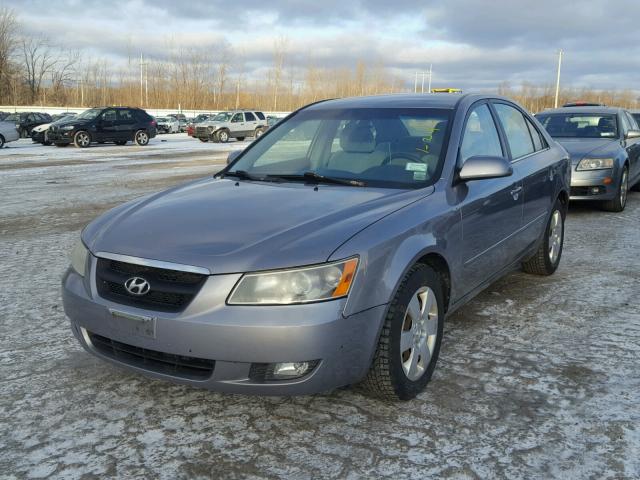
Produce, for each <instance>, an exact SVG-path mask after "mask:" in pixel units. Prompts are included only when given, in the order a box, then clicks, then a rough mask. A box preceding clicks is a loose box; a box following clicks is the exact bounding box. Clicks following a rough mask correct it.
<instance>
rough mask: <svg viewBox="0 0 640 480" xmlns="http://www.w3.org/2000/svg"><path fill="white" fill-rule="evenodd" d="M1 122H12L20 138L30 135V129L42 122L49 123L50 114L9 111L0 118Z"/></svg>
mask: <svg viewBox="0 0 640 480" xmlns="http://www.w3.org/2000/svg"><path fill="white" fill-rule="evenodd" d="M2 121H3V122H13V123H15V124H16V129H17V130H18V133H19V134H20V138H27V137H29V136H31V130H32V129H33V128H34V127H37V126H38V125H42V124H43V123H51V115H49V114H48V113H38V112H22V113H11V114H9V115H7V116H6V117H5V118H3V119H2Z"/></svg>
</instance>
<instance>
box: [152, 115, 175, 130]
mask: <svg viewBox="0 0 640 480" xmlns="http://www.w3.org/2000/svg"><path fill="white" fill-rule="evenodd" d="M156 121H157V122H158V126H157V129H158V133H180V121H179V120H178V119H177V118H174V117H158V118H156Z"/></svg>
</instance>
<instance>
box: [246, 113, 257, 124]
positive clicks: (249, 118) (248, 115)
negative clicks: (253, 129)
mask: <svg viewBox="0 0 640 480" xmlns="http://www.w3.org/2000/svg"><path fill="white" fill-rule="evenodd" d="M244 119H245V120H246V121H247V122H255V121H256V117H254V116H253V113H251V112H245V113H244Z"/></svg>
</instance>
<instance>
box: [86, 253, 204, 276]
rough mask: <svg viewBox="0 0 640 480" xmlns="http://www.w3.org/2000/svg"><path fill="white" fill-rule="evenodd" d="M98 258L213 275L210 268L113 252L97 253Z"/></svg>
mask: <svg viewBox="0 0 640 480" xmlns="http://www.w3.org/2000/svg"><path fill="white" fill-rule="evenodd" d="M94 255H95V256H96V257H98V258H106V259H107V260H115V261H117V262H125V263H133V264H134V265H143V266H145V267H155V268H163V269H165V270H176V271H179V272H189V273H199V274H201V275H211V271H210V270H209V269H208V268H204V267H196V266H194V265H182V264H180V263H173V262H163V261H160V260H153V259H151V258H140V257H133V256H131V255H121V254H119V253H111V252H96V253H95V254H94Z"/></svg>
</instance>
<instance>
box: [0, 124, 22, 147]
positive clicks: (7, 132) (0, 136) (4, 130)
mask: <svg viewBox="0 0 640 480" xmlns="http://www.w3.org/2000/svg"><path fill="white" fill-rule="evenodd" d="M19 139H20V133H19V132H18V129H17V128H16V123H15V122H0V148H2V147H4V145H5V143H8V142H15V141H16V140H19Z"/></svg>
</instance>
